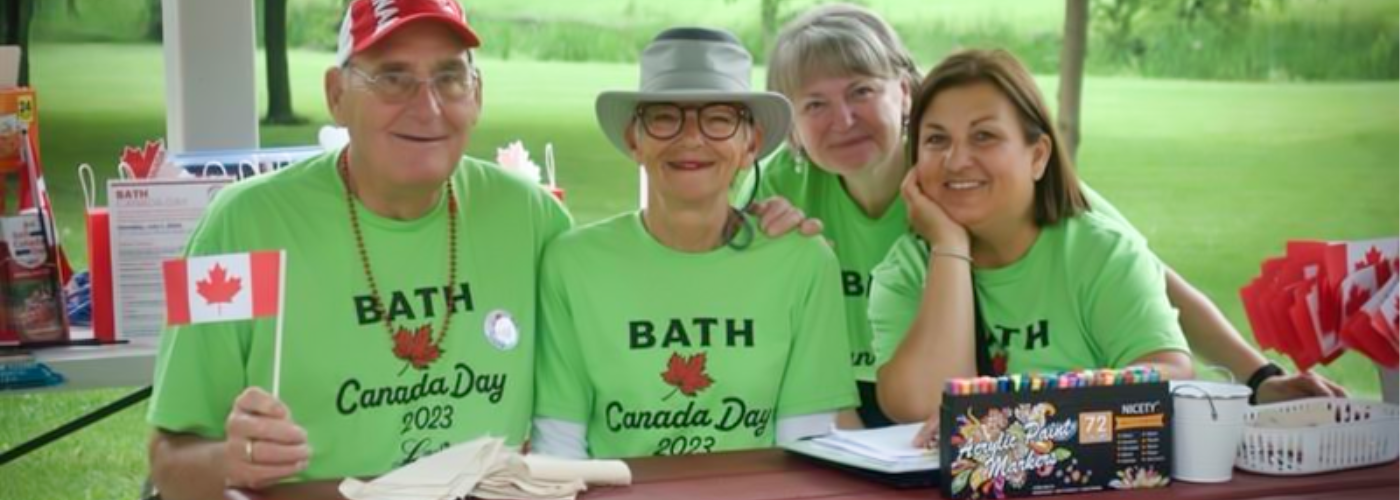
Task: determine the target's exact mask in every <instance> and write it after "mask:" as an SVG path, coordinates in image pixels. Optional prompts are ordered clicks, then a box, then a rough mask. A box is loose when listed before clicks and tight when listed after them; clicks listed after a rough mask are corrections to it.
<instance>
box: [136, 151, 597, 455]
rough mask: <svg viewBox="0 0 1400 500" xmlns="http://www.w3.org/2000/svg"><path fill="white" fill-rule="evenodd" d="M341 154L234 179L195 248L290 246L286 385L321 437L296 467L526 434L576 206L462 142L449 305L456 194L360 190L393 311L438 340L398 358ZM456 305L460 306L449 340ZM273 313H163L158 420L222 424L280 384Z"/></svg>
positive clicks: (160, 423) (215, 428)
mask: <svg viewBox="0 0 1400 500" xmlns="http://www.w3.org/2000/svg"><path fill="white" fill-rule="evenodd" d="M336 158H337V156H336V154H324V155H321V156H317V157H315V158H311V159H308V160H306V161H305V162H303V163H301V164H298V165H294V166H292V167H289V168H287V169H284V170H282V171H280V172H277V173H275V174H271V175H267V176H261V177H257V178H254V179H250V180H246V181H243V182H239V183H237V184H234V185H233V186H231V187H229V188H227V189H225V190H224V191H223V192H221V193H219V195H218V196H217V197H216V198H215V200H214V202H213V205H212V206H211V207H210V208H209V211H208V213H207V214H206V215H205V217H204V220H203V221H202V222H201V223H200V225H199V227H198V228H197V229H196V231H195V233H194V234H193V236H192V237H191V240H190V243H189V245H188V248H187V249H186V254H187V255H189V256H201V255H217V254H224V253H236V252H246V251H251V250H276V249H285V250H286V255H287V264H286V301H285V306H284V314H285V316H284V334H283V361H282V376H281V377H282V378H281V385H282V387H281V394H280V397H281V399H282V400H283V401H284V402H285V403H286V404H287V406H288V407H289V408H290V409H291V411H292V417H293V419H294V420H295V421H296V422H297V423H298V424H299V425H301V426H302V427H304V428H305V429H306V431H307V435H308V438H309V440H310V445H311V448H312V457H311V460H310V463H309V464H308V467H307V468H306V470H305V471H304V472H303V473H302V474H300V475H299V476H298V478H299V479H321V478H333V477H344V476H365V475H375V474H383V473H385V472H387V471H389V470H391V469H393V468H394V467H396V466H399V465H401V464H405V463H407V462H411V461H413V460H415V459H417V458H421V457H423V456H425V455H427V454H430V453H433V452H436V451H439V450H441V449H443V448H445V447H447V446H449V445H451V444H455V443H458V442H462V441H465V440H469V439H472V438H475V437H477V436H482V435H487V434H489V435H495V436H504V437H505V438H506V439H507V440H508V441H510V442H521V441H522V440H523V439H524V438H525V435H526V432H527V430H528V428H529V422H530V417H531V415H532V405H533V402H534V394H533V390H534V380H533V375H534V374H533V370H532V368H533V363H534V356H535V352H534V349H535V340H534V335H533V333H534V332H535V328H536V313H537V308H536V298H537V296H536V286H535V284H536V280H537V270H538V266H539V263H540V259H541V258H542V256H543V253H544V252H543V249H544V246H545V243H546V242H548V241H550V240H551V239H553V238H554V237H555V236H557V235H559V234H561V233H563V232H564V231H565V230H567V229H568V227H569V226H570V224H571V222H570V219H569V216H568V214H567V213H565V211H564V209H563V208H562V207H561V206H560V205H559V204H558V202H556V201H555V200H554V199H553V198H552V197H551V196H549V194H548V193H546V192H544V191H543V190H542V189H540V188H539V187H538V186H535V185H532V184H530V183H529V182H527V181H524V180H520V179H517V178H515V177H514V176H511V175H510V174H508V173H506V172H505V171H503V170H501V169H500V168H499V167H496V166H494V165H489V164H487V163H484V162H480V161H477V160H473V159H469V158H464V159H463V160H462V162H461V164H460V166H459V167H458V169H457V171H456V172H455V173H454V174H453V175H452V182H453V183H454V186H455V195H456V198H457V200H458V212H459V216H458V238H457V239H458V243H457V280H456V281H457V282H456V283H453V284H452V285H451V286H452V287H453V289H454V291H455V293H454V294H453V295H454V297H453V300H452V301H451V303H450V304H449V303H448V301H447V300H446V294H445V293H444V287H445V285H447V283H446V282H447V279H448V269H447V267H448V263H447V260H448V259H447V255H446V254H447V233H448V221H449V217H448V213H447V211H448V203H447V202H446V197H443V199H442V201H441V202H440V203H439V204H438V205H437V206H436V207H434V208H432V209H431V211H430V212H429V213H428V214H426V215H424V216H423V217H420V218H418V219H416V220H412V221H397V220H392V219H387V218H383V217H379V216H376V215H375V214H373V213H372V212H370V210H368V209H366V208H365V207H364V206H363V205H360V204H359V202H358V201H356V204H357V209H356V211H357V212H358V214H359V220H360V227H361V229H362V231H363V233H364V245H365V247H366V249H367V251H368V253H369V256H370V260H371V266H372V268H373V272H374V278H375V279H376V280H377V282H378V285H379V291H380V293H381V294H382V295H383V297H382V300H383V301H384V305H385V311H386V314H387V315H388V316H389V317H390V318H391V321H392V322H393V323H394V324H395V329H396V330H397V328H399V327H403V328H407V329H408V330H410V331H412V330H416V329H418V328H420V327H423V326H430V327H431V331H432V332H433V335H434V337H433V340H434V341H438V342H437V344H436V345H437V347H438V348H439V349H440V353H439V356H437V357H436V358H433V357H432V356H431V355H428V353H430V352H431V349H423V348H422V347H424V346H422V345H419V346H417V347H418V349H414V346H413V345H412V344H411V343H405V342H400V343H399V344H398V345H397V347H399V349H401V351H400V352H402V353H403V354H404V355H405V357H404V358H403V359H401V358H400V357H398V356H396V354H395V352H396V351H395V349H396V342H395V340H394V338H393V337H391V336H390V334H389V333H388V332H387V331H386V327H385V324H384V321H383V319H382V318H380V317H378V316H377V314H376V313H375V312H374V307H373V302H372V299H371V294H370V291H369V285H368V282H367V280H366V277H365V273H364V271H363V266H362V265H361V262H360V258H359V256H358V254H357V251H356V243H355V236H354V235H353V233H352V231H351V226H350V219H349V212H348V208H347V206H346V194H345V188H344V187H343V185H342V183H341V181H340V177H339V175H338V174H337V172H336V163H335V162H336ZM449 307H451V308H453V309H454V310H455V311H456V312H455V313H454V314H453V315H452V318H451V328H450V334H449V335H446V336H445V338H441V336H440V329H441V326H442V321H443V316H444V314H445V312H446V311H447V309H448V308H449ZM275 328H276V320H275V319H260V320H254V321H242V322H224V323H209V324H198V325H189V326H184V327H173V328H167V329H166V330H165V332H164V334H163V335H162V338H161V347H160V355H159V358H158V360H157V364H156V373H155V392H154V395H153V397H152V399H151V406H150V413H149V415H148V419H149V421H150V423H151V424H153V425H155V426H156V427H159V428H162V429H166V430H169V431H174V432H188V433H194V434H198V435H201V436H205V437H208V438H211V439H222V438H223V437H224V421H225V419H226V418H227V416H228V413H229V410H230V409H231V407H232V404H233V401H234V399H235V398H236V397H237V396H238V394H239V393H240V392H242V391H243V389H244V388H245V387H249V386H258V387H262V388H264V389H266V390H269V392H270V391H271V387H272V368H273V367H272V364H273V346H274V337H275ZM402 338H403V339H405V340H408V339H411V338H412V337H411V336H409V335H404V336H402ZM418 338H423V337H418ZM414 353H417V354H414ZM411 359H416V360H418V361H419V363H420V364H422V363H426V366H425V368H424V369H419V368H416V367H415V366H414V365H413V364H410V362H409V360H411ZM429 361H430V362H429Z"/></svg>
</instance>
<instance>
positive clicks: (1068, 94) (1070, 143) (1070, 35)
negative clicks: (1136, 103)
mask: <svg viewBox="0 0 1400 500" xmlns="http://www.w3.org/2000/svg"><path fill="white" fill-rule="evenodd" d="M1088 33H1089V0H1065V33H1064V44H1063V45H1061V49H1060V123H1059V129H1060V138H1061V139H1063V140H1062V141H1061V142H1062V143H1063V147H1064V148H1065V153H1066V154H1067V155H1068V156H1069V159H1070V161H1074V158H1075V154H1076V153H1078V151H1079V96H1080V93H1081V91H1082V90H1083V87H1084V48H1085V45H1086V44H1087V43H1088Z"/></svg>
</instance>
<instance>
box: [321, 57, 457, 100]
mask: <svg viewBox="0 0 1400 500" xmlns="http://www.w3.org/2000/svg"><path fill="white" fill-rule="evenodd" d="M347 68H348V69H349V70H350V72H351V73H354V74H355V75H356V76H358V77H360V78H361V79H363V80H364V81H365V84H366V85H367V86H368V87H369V89H370V90H371V91H373V92H374V95H377V96H379V98H380V99H383V100H384V101H385V102H388V103H390V104H402V103H405V102H408V101H410V100H412V99H413V96H416V95H418V87H419V86H420V85H422V84H424V83H427V84H429V85H432V87H431V88H432V89H433V92H435V93H437V97H438V99H440V100H442V102H458V101H461V100H463V99H466V98H467V96H468V95H469V94H471V92H472V84H473V81H472V80H474V77H475V76H476V73H475V71H474V70H471V69H461V70H448V71H439V72H437V73H433V74H432V76H429V77H427V78H419V77H417V76H415V75H414V74H413V73H410V72H408V71H383V72H379V73H376V74H373V75H371V74H369V73H365V72H364V71H363V70H361V69H360V68H356V67H354V66H347Z"/></svg>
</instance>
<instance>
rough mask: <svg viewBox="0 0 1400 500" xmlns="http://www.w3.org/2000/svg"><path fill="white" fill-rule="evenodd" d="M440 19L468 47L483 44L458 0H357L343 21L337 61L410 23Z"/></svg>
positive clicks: (342, 61)
mask: <svg viewBox="0 0 1400 500" xmlns="http://www.w3.org/2000/svg"><path fill="white" fill-rule="evenodd" d="M419 20H431V21H438V22H441V23H443V24H445V25H447V26H450V27H451V28H452V30H453V31H454V32H456V33H457V34H458V35H460V36H461V37H462V41H463V42H464V43H466V44H467V47H479V46H481V39H479V38H477V36H476V32H475V31H472V28H471V26H468V25H467V17H466V15H465V14H464V13H463V12H462V6H461V5H459V4H458V3H457V0H355V1H354V2H353V3H351V4H350V8H349V9H346V11H345V21H344V22H342V23H341V24H340V48H339V50H337V51H336V53H335V62H336V64H337V65H339V66H344V65H345V62H346V61H349V60H350V56H353V55H355V54H359V53H360V52H363V51H364V50H365V49H368V48H370V47H371V46H373V45H374V44H375V43H377V42H379V41H380V40H383V39H384V37H387V36H389V34H391V33H393V32H394V30H397V29H399V28H401V27H403V26H404V25H407V24H408V23H411V22H414V21H419Z"/></svg>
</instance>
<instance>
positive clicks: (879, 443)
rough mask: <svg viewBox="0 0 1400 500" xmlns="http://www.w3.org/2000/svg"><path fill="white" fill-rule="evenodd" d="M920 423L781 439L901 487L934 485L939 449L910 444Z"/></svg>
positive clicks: (788, 446)
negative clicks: (799, 438) (798, 438)
mask: <svg viewBox="0 0 1400 500" xmlns="http://www.w3.org/2000/svg"><path fill="white" fill-rule="evenodd" d="M922 425H923V424H908V425H897V426H892V427H884V428H880V429H864V430H854V431H845V430H839V429H833V430H832V431H831V433H829V434H826V435H823V436H815V437H811V438H807V439H802V440H798V441H793V442H789V443H783V444H780V445H779V446H780V447H782V448H783V449H785V450H787V451H789V452H791V453H795V454H798V455H801V456H804V457H807V458H810V459H814V460H816V461H818V462H821V463H823V464H825V465H828V466H832V467H835V468H838V469H841V470H845V471H848V472H851V473H853V474H856V475H859V476H862V477H866V478H869V479H872V480H875V481H878V482H881V483H885V484H889V485H892V486H895V487H900V488H920V487H930V486H937V485H938V481H939V474H938V468H939V465H938V451H937V450H928V449H923V448H916V447H914V446H913V444H912V443H913V440H914V435H915V434H917V433H918V432H919V427H920V426H922Z"/></svg>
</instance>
